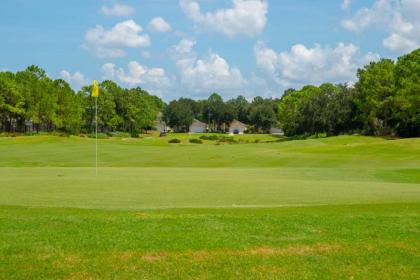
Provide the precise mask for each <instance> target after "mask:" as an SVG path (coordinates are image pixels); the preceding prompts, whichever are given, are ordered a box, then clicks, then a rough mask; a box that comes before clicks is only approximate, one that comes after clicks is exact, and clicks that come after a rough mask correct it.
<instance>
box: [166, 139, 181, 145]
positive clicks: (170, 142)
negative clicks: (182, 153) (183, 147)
mask: <svg viewBox="0 0 420 280" xmlns="http://www.w3.org/2000/svg"><path fill="white" fill-rule="evenodd" d="M168 143H169V144H179V143H181V140H179V139H177V138H174V139H171V140H169V141H168Z"/></svg>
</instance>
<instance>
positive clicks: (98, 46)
mask: <svg viewBox="0 0 420 280" xmlns="http://www.w3.org/2000/svg"><path fill="white" fill-rule="evenodd" d="M142 31H143V28H142V27H141V26H140V25H138V24H137V23H135V22H134V21H133V20H127V21H123V22H120V23H117V24H116V25H115V26H114V27H112V28H111V29H110V30H106V29H105V28H104V27H103V26H102V25H97V26H96V27H94V28H92V29H89V30H88V31H87V32H86V35H85V42H84V44H83V45H82V46H83V48H85V49H87V50H89V51H91V52H92V53H94V54H95V55H96V56H98V57H122V56H124V55H125V52H124V50H123V48H137V47H148V46H150V44H151V42H150V38H149V36H148V35H147V34H140V33H141V32H142Z"/></svg>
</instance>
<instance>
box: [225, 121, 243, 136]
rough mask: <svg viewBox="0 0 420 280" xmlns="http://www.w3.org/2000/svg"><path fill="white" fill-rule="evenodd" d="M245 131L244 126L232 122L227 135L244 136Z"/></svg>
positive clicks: (237, 122) (238, 122)
mask: <svg viewBox="0 0 420 280" xmlns="http://www.w3.org/2000/svg"><path fill="white" fill-rule="evenodd" d="M245 130H246V124H244V123H241V122H240V121H238V120H233V121H232V122H231V123H230V125H229V134H244V132H245Z"/></svg>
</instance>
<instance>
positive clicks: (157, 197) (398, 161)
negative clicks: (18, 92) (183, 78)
mask: <svg viewBox="0 0 420 280" xmlns="http://www.w3.org/2000/svg"><path fill="white" fill-rule="evenodd" d="M199 136H200V135H187V134H177V135H169V136H168V137H162V138H159V137H151V136H143V137H142V138H140V139H131V138H127V139H125V138H110V139H106V140H99V151H100V155H99V159H100V162H99V164H100V169H99V176H98V177H95V170H94V168H92V167H93V166H94V147H95V146H94V145H95V141H94V140H93V139H88V138H79V137H68V138H66V137H54V136H32V137H16V138H0V279H114V278H115V279H396V278H400V279H419V278H420V269H419V268H420V237H419V236H420V139H400V140H385V139H382V138H373V137H360V136H341V137H334V138H321V139H311V140H299V141H286V142H278V140H279V138H276V137H272V136H269V135H243V136H235V139H237V140H238V139H242V142H246V141H248V142H250V143H241V144H221V145H216V144H215V141H207V140H204V141H203V142H204V144H202V145H197V144H191V143H189V139H191V138H198V137H199ZM171 138H179V139H181V141H182V143H181V144H168V143H167V142H168V140H169V139H171ZM255 139H259V141H260V143H258V144H257V143H253V142H255Z"/></svg>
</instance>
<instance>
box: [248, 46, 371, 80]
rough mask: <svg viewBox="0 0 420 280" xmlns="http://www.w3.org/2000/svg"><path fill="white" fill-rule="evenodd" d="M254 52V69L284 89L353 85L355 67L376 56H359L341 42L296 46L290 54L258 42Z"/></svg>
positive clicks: (355, 47) (354, 47) (356, 51)
mask: <svg viewBox="0 0 420 280" xmlns="http://www.w3.org/2000/svg"><path fill="white" fill-rule="evenodd" d="M254 53H255V58H256V63H257V67H258V68H259V69H261V70H263V71H264V72H265V73H266V74H268V75H269V76H270V77H271V78H272V79H273V80H274V81H275V82H276V83H277V84H279V85H281V86H283V87H289V86H296V85H303V84H320V83H323V82H335V83H338V82H352V81H353V80H354V79H355V74H356V70H357V68H358V67H360V66H362V65H364V64H365V63H367V62H368V61H367V60H376V59H378V57H379V56H378V55H376V54H373V53H368V54H367V55H365V56H361V55H360V52H359V48H358V47H357V46H355V45H353V44H344V43H339V44H337V45H336V46H335V47H328V46H326V47H323V46H321V45H319V44H317V45H315V46H314V47H312V48H311V47H306V46H305V45H302V44H297V45H294V46H292V48H291V49H290V51H284V52H276V51H274V50H272V49H270V48H268V47H267V46H266V45H265V43H263V42H261V41H259V42H257V44H256V45H255V46H254Z"/></svg>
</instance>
